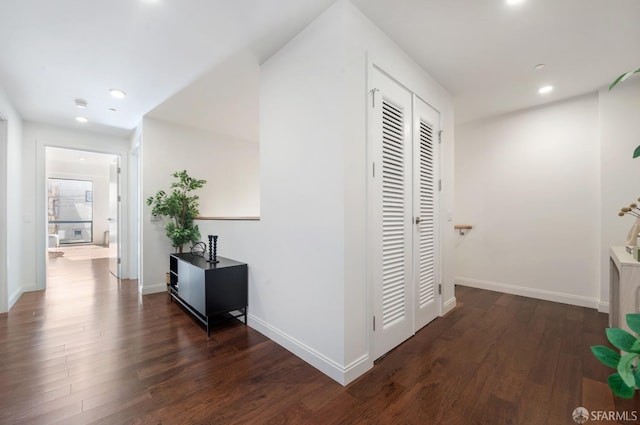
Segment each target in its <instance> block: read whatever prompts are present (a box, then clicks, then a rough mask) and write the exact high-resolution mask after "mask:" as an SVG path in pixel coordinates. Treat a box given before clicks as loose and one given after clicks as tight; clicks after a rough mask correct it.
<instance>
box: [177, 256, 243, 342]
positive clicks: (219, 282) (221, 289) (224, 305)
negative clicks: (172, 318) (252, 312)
mask: <svg viewBox="0 0 640 425" xmlns="http://www.w3.org/2000/svg"><path fill="white" fill-rule="evenodd" d="M218 260H219V262H218V263H216V264H211V263H208V262H207V260H206V258H204V257H200V256H199V255H193V254H190V253H183V254H171V255H170V256H169V269H170V270H169V272H170V279H169V283H168V284H167V286H168V290H169V296H170V299H171V300H176V301H177V302H178V303H179V304H180V305H182V306H183V307H184V308H185V309H187V310H188V311H189V312H190V313H191V314H193V315H194V316H195V317H196V318H197V319H198V320H200V321H201V322H202V323H204V324H205V325H206V327H207V336H210V335H211V330H210V327H209V318H210V317H212V316H217V315H222V314H224V313H231V312H234V311H239V312H240V314H237V315H233V314H232V316H233V317H236V318H240V317H244V324H245V325H246V324H247V305H248V304H249V303H248V277H247V265H246V264H245V263H241V262H239V261H235V260H231V259H229V258H224V257H218Z"/></svg>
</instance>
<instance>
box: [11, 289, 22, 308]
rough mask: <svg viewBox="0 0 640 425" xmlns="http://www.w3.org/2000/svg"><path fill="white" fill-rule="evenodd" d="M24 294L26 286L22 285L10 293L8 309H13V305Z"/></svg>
mask: <svg viewBox="0 0 640 425" xmlns="http://www.w3.org/2000/svg"><path fill="white" fill-rule="evenodd" d="M22 294H24V288H23V287H22V286H21V287H19V288H18V289H16V290H15V291H13V293H12V294H11V295H9V305H8V310H11V307H13V305H14V304H15V303H16V302H17V301H18V300H19V299H20V297H21V296H22Z"/></svg>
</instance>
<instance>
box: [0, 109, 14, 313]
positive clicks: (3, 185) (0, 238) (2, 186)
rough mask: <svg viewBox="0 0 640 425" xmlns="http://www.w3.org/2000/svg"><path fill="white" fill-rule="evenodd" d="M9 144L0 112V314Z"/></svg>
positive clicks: (5, 299) (5, 303)
mask: <svg viewBox="0 0 640 425" xmlns="http://www.w3.org/2000/svg"><path fill="white" fill-rule="evenodd" d="M8 144H9V124H8V121H7V119H6V118H5V116H4V114H2V112H0V170H2V171H0V217H2V221H0V313H6V312H8V311H9V308H11V307H10V306H11V305H12V304H11V303H10V302H9V273H8V270H7V269H8V267H7V251H8V242H7V230H8V228H9V211H8V210H7V205H8V203H7V179H8V176H7V168H8V164H7V155H8V154H7V152H8Z"/></svg>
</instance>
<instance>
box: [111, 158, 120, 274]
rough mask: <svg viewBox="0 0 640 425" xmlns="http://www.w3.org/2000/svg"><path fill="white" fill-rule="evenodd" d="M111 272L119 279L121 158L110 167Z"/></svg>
mask: <svg viewBox="0 0 640 425" xmlns="http://www.w3.org/2000/svg"><path fill="white" fill-rule="evenodd" d="M108 220H109V272H111V274H112V275H114V276H115V277H117V278H119V277H120V275H121V273H120V243H119V240H120V237H119V230H120V229H119V222H120V158H119V157H116V158H115V159H114V161H113V162H112V163H111V165H110V166H109V219H108Z"/></svg>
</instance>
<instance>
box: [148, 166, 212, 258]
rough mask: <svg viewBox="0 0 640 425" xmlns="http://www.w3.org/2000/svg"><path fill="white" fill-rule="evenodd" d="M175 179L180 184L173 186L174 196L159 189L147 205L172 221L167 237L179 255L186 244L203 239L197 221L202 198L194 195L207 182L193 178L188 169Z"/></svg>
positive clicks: (179, 173)
mask: <svg viewBox="0 0 640 425" xmlns="http://www.w3.org/2000/svg"><path fill="white" fill-rule="evenodd" d="M173 177H174V178H176V179H177V181H175V182H173V183H171V193H169V194H167V193H166V192H165V191H164V190H159V191H158V192H157V193H156V194H155V195H154V196H150V197H149V198H147V205H150V206H151V207H152V209H151V214H153V215H157V216H162V217H167V218H169V221H168V222H167V225H166V227H165V230H166V235H167V237H168V238H169V239H170V240H171V245H172V246H173V247H174V248H175V249H176V252H182V246H183V245H184V244H186V243H188V242H191V243H195V242H198V241H199V240H200V230H199V229H198V225H197V224H194V222H193V221H194V219H195V218H196V217H197V216H198V214H199V211H198V207H199V204H198V199H199V198H198V195H192V194H191V192H193V191H194V190H196V189H200V188H202V187H203V186H204V185H205V183H207V181H206V180H198V179H194V178H192V177H190V176H189V175H188V174H187V171H186V170H183V171H176V172H175V173H173Z"/></svg>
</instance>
